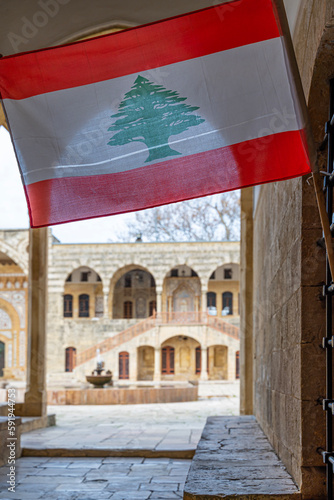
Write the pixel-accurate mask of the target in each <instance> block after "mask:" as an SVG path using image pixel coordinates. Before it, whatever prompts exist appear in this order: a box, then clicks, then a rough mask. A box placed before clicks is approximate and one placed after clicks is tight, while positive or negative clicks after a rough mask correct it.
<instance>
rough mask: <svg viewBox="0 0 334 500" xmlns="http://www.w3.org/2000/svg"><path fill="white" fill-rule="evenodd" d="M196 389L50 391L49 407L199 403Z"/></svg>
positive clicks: (149, 388)
mask: <svg viewBox="0 0 334 500" xmlns="http://www.w3.org/2000/svg"><path fill="white" fill-rule="evenodd" d="M197 399H198V386H196V387H159V388H153V387H152V388H151V387H141V388H136V389H130V388H126V389H122V388H109V387H105V388H104V389H63V390H54V391H53V390H48V404H49V405H118V404H120V405H127V404H152V403H179V402H184V401H197Z"/></svg>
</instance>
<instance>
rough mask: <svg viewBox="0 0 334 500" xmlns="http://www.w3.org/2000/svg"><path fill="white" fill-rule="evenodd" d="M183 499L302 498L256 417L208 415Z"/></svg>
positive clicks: (248, 499) (257, 499) (250, 499)
mask: <svg viewBox="0 0 334 500" xmlns="http://www.w3.org/2000/svg"><path fill="white" fill-rule="evenodd" d="M183 498H184V500H195V499H196V500H221V499H233V500H237V499H239V500H263V499H269V498H270V499H271V500H276V499H277V500H278V499H279V500H288V499H291V498H293V499H296V500H297V499H301V498H302V497H301V493H300V492H299V491H298V489H297V487H296V485H295V483H294V482H293V480H292V478H291V476H290V474H289V473H288V472H287V471H286V469H285V467H284V465H283V464H282V462H281V461H280V460H279V459H278V458H277V456H276V454H275V452H274V450H273V448H272V447H271V445H270V443H269V441H268V439H267V438H266V436H265V434H264V433H263V431H262V430H261V428H260V426H259V424H258V423H257V421H256V419H255V417H252V416H244V417H209V418H208V420H207V423H206V425H205V428H204V430H203V433H202V437H201V439H200V442H199V444H198V447H197V450H196V453H195V456H194V458H193V461H192V463H191V466H190V470H189V474H188V477H187V480H186V484H185V488H184V496H183Z"/></svg>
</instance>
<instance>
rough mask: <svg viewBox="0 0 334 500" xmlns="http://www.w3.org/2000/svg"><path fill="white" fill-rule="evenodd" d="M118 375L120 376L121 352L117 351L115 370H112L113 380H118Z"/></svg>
mask: <svg viewBox="0 0 334 500" xmlns="http://www.w3.org/2000/svg"><path fill="white" fill-rule="evenodd" d="M118 377H119V353H118V352H116V354H115V361H114V366H113V370H112V379H113V381H114V382H118Z"/></svg>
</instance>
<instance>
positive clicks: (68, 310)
mask: <svg viewBox="0 0 334 500" xmlns="http://www.w3.org/2000/svg"><path fill="white" fill-rule="evenodd" d="M72 317H73V296H72V295H69V294H66V295H64V318H72Z"/></svg>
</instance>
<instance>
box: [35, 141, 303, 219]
mask: <svg viewBox="0 0 334 500" xmlns="http://www.w3.org/2000/svg"><path fill="white" fill-rule="evenodd" d="M305 148H306V146H305V141H304V132H303V131H295V132H285V133H282V134H275V135H272V136H268V137H264V138H260V139H254V140H251V141H247V142H244V143H240V144H236V145H233V146H229V147H225V148H221V149H216V150H212V151H207V152H204V153H199V154H197V155H192V156H187V157H184V158H177V159H173V160H171V161H165V162H163V163H158V164H155V165H149V166H146V167H142V168H138V169H134V170H128V171H127V172H121V173H116V174H106V175H98V176H90V177H67V178H61V179H53V180H47V181H41V182H37V183H34V184H30V185H28V186H26V194H27V197H28V205H29V209H30V217H31V226H32V227H42V226H47V225H53V224H59V223H61V222H65V221H74V220H82V219H88V218H92V217H103V216H106V215H112V214H119V213H125V212H130V211H133V210H141V209H144V208H149V207H153V206H159V205H163V204H166V203H172V202H176V201H182V200H185V199H191V198H196V197H198V196H206V195H209V194H215V193H220V192H224V191H230V190H233V189H238V188H242V187H247V186H253V185H254V184H262V183H266V182H273V181H277V180H284V179H289V178H292V177H297V176H300V175H304V174H307V173H309V172H311V169H310V165H309V161H308V155H307V151H306V149H305ZM287 151H288V152H289V154H288V155H287V154H286V152H287ZM239 165H242V168H240V167H239ZM268 166H269V167H268Z"/></svg>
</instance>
